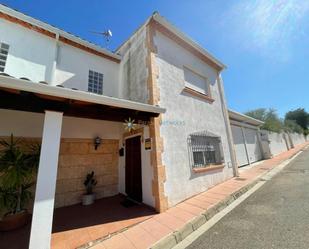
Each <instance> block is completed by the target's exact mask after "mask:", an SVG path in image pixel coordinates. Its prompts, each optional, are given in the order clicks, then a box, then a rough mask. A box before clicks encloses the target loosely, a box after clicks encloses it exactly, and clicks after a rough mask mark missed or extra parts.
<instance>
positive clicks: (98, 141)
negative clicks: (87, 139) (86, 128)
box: [94, 137, 101, 150]
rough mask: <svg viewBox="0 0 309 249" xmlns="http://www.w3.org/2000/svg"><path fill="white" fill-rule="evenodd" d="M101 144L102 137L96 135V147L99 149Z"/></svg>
mask: <svg viewBox="0 0 309 249" xmlns="http://www.w3.org/2000/svg"><path fill="white" fill-rule="evenodd" d="M100 144H101V138H100V137H96V138H95V139H94V149H95V150H97V148H98V147H99V145H100Z"/></svg>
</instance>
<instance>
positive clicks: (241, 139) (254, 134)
mask: <svg viewBox="0 0 309 249" xmlns="http://www.w3.org/2000/svg"><path fill="white" fill-rule="evenodd" d="M228 113H229V119H230V124H231V130H232V136H233V142H234V152H235V156H236V162H237V166H238V167H242V166H245V165H248V164H252V163H255V162H258V161H260V160H263V159H269V158H272V157H274V156H276V155H278V154H280V153H282V152H285V151H288V150H290V149H292V148H294V147H295V146H297V145H299V144H302V143H305V142H306V138H305V136H304V135H303V134H298V133H291V132H285V131H281V132H280V133H277V132H271V131H267V130H260V127H261V126H262V125H263V124H264V122H263V121H260V120H257V119H255V118H252V117H249V116H247V115H244V114H241V113H239V112H235V111H232V110H229V111H228Z"/></svg>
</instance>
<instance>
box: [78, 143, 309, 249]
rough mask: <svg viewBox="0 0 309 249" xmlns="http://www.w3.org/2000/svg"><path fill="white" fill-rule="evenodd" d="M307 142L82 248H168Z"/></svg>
mask: <svg viewBox="0 0 309 249" xmlns="http://www.w3.org/2000/svg"><path fill="white" fill-rule="evenodd" d="M307 145H309V142H306V143H304V144H302V145H298V146H295V148H293V149H291V150H289V151H286V152H283V153H281V154H279V155H277V156H275V157H273V158H271V159H268V160H265V161H263V162H262V163H260V164H258V165H256V166H255V167H252V168H248V169H247V170H244V171H242V172H240V175H239V177H234V178H232V179H230V180H227V181H225V182H223V183H221V184H218V185H216V186H214V187H213V188H210V189H209V190H207V191H206V192H203V193H201V194H198V195H196V196H193V197H192V198H189V199H187V200H185V201H183V202H181V203H179V204H177V205H176V206H174V207H172V208H170V209H168V210H167V211H166V212H163V213H160V214H157V215H154V216H153V217H152V218H150V219H148V220H146V221H144V222H141V223H139V224H137V225H135V226H133V227H130V228H128V229H127V230H125V231H122V232H120V233H118V234H116V235H114V236H113V237H110V238H107V239H102V240H101V241H100V240H98V241H95V242H93V243H90V244H88V246H87V247H85V246H84V247H83V248H91V249H123V248H127V249H131V248H132V249H136V248H138V249H145V248H152V249H159V248H160V249H161V248H164V249H168V248H172V247H174V246H175V245H176V244H178V243H179V242H180V241H182V240H183V239H184V238H185V237H187V236H188V235H189V234H191V233H192V232H193V231H195V230H196V229H198V228H199V227H200V226H201V225H203V224H204V223H205V222H206V221H207V220H209V219H210V218H211V217H213V216H214V215H215V214H217V213H218V212H220V211H221V210H223V209H224V208H225V207H226V206H228V205H229V204H230V203H232V202H233V201H234V200H235V199H237V198H238V197H240V196H241V195H242V194H244V193H245V192H247V191H248V190H249V189H250V188H252V187H253V186H254V185H255V184H256V183H257V182H258V181H259V180H260V178H261V177H262V176H263V175H265V174H266V173H267V172H269V171H270V170H272V169H273V168H275V167H277V166H278V165H279V164H280V163H282V162H283V161H285V160H287V159H289V158H291V157H293V156H294V155H295V154H297V153H298V152H299V151H300V150H302V149H303V148H304V147H305V146H307Z"/></svg>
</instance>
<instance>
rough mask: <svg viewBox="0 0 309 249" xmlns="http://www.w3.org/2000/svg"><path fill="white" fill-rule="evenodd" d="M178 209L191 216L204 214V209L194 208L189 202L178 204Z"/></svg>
mask: <svg viewBox="0 0 309 249" xmlns="http://www.w3.org/2000/svg"><path fill="white" fill-rule="evenodd" d="M176 207H177V208H180V209H182V210H185V211H187V212H189V213H191V214H194V215H200V214H201V213H203V212H204V209H202V208H199V207H197V206H194V205H192V204H189V203H187V202H182V203H179V204H177V206H176Z"/></svg>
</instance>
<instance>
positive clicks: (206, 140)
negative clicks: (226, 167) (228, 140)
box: [188, 131, 224, 168]
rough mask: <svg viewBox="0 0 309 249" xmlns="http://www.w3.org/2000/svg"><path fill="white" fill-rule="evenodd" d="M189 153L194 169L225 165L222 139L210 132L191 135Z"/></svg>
mask: <svg viewBox="0 0 309 249" xmlns="http://www.w3.org/2000/svg"><path fill="white" fill-rule="evenodd" d="M188 145H189V152H190V158H191V164H192V168H203V167H207V166H212V165H220V164H222V163H223V160H224V159H223V151H222V145H221V139H220V137H218V136H216V135H214V134H212V133H210V132H206V131H203V132H197V133H193V134H190V135H189V138H188Z"/></svg>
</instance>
